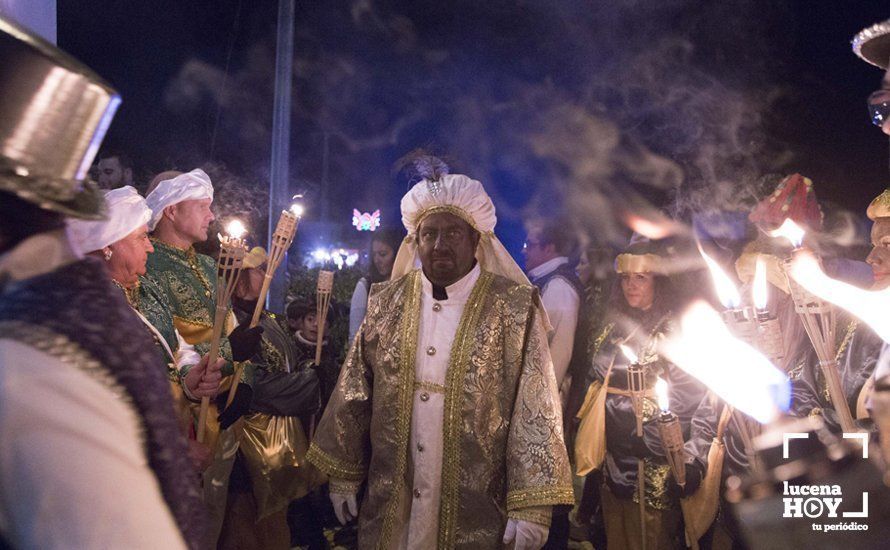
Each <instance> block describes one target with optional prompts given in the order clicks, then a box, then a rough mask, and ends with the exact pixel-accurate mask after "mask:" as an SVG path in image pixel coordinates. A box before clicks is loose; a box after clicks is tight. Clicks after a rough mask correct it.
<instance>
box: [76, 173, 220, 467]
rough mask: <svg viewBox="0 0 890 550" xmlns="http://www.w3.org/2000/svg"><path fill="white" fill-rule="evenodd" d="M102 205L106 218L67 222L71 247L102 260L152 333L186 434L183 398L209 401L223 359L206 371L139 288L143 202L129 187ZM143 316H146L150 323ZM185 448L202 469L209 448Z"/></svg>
mask: <svg viewBox="0 0 890 550" xmlns="http://www.w3.org/2000/svg"><path fill="white" fill-rule="evenodd" d="M105 202H106V206H107V208H108V219H106V220H100V221H83V220H74V219H72V220H70V221H69V222H68V232H69V236H70V238H71V242H72V244H73V245H74V247H75V248H76V249H78V250H79V251H80V252H81V253H83V254H87V255H91V256H95V257H97V258H99V259H101V260H103V264H104V265H105V268H106V270H107V271H108V274H109V276H110V277H111V279H112V282H113V283H114V284H115V285H116V286H117V287H118V288H119V289H120V291H121V292H122V293H123V295H124V296H125V298H126V300H127V302H128V303H129V304H130V306H131V307H132V308H133V311H134V312H135V313H136V315H137V316H138V317H139V318H140V320H142V322H143V324H144V325H145V328H146V330H148V331H149V332H150V333H151V335H152V337H153V338H154V340H155V342H156V344H157V347H158V352H159V353H161V354H162V355H163V356H164V361H165V363H167V365H168V376H169V377H170V380H171V383H172V390H173V393H174V399H176V401H177V404H178V405H181V406H180V407H179V409H180V411H179V412H180V420H181V422H182V426H183V429H184V431H186V430H187V429H188V426H189V424H190V422H191V420H190V416H188V414H187V411H188V407H187V404H185V403H183V400H182V396H183V395H184V396H185V397H186V398H188V399H190V400H193V401H198V400H200V399H201V398H202V397H214V396H215V395H216V394H217V392H218V391H219V382H220V379H221V375H220V368H221V366H222V365H223V363H224V360H223V359H218V360H217V363H216V364H215V365H212V366H208V365H207V356H204V357H200V356H199V355H198V353H197V352H195V350H194V348H193V347H192V346H191V345H189V344H187V343H186V342H185V340H183V339H182V337H181V336H180V335H179V333H178V332H176V329H175V328H174V327H173V319H172V317H170V315H169V313H167V312H169V308H165V307H164V304H163V302H162V301H161V300H162V298H161V297H162V293H160V292H155V291H153V290H152V289H150V288H141V285H142V284H143V279H141V276H142V275H144V274H145V262H146V260H147V259H148V254H149V253H151V252H152V251H153V250H154V249H153V247H152V244H151V241H150V240H149V239H148V225H147V224H148V221H149V219H150V218H151V210H150V209H149V208H148V206H147V205H146V203H145V199H143V198H142V197H141V196H140V195H139V194H138V193H137V192H136V190H135V189H134V188H133V187H130V186H126V187H121V188H119V189H114V190H112V191H108V192H107V193H105ZM148 284H150V283H148ZM147 317H151V319H152V321H151V322H150V321H149V320H148V318H147ZM165 319H166V322H165ZM183 373H184V374H183ZM186 435H188V433H186ZM189 443H190V449H189V450H190V455H191V456H192V458H193V460H194V461H195V463H196V465H202V464H205V463H206V461H207V460H208V459H209V449H206V448H204V447H202V446H200V445H199V444H197V442H195V441H192V440H191V439H190V441H189Z"/></svg>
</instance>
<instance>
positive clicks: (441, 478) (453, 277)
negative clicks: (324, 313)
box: [307, 175, 574, 549]
mask: <svg viewBox="0 0 890 550" xmlns="http://www.w3.org/2000/svg"><path fill="white" fill-rule="evenodd" d="M402 221H403V222H404V225H405V227H406V228H407V230H408V237H407V238H406V239H405V240H404V241H403V243H402V246H401V248H400V250H399V253H398V256H397V258H396V262H395V266H394V267H393V275H392V280H391V281H389V282H385V283H379V284H376V285H373V286H372V288H371V293H370V298H369V304H368V314H367V316H366V317H365V321H364V323H363V324H362V326H361V328H360V329H359V333H358V334H357V335H356V338H355V340H354V341H353V344H352V348H351V350H350V352H349V355H348V357H347V359H346V363H345V364H344V366H343V368H342V370H341V374H340V379H339V380H338V382H337V387H336V389H335V390H334V394H333V396H332V397H331V400H330V402H329V405H328V407H327V409H326V411H325V413H324V416H323V418H322V420H321V423H320V424H319V426H318V429H317V430H316V436H315V440H314V442H313V443H312V445H311V448H310V451H309V454H308V455H307V458H308V459H309V460H310V461H311V462H312V463H313V464H315V465H316V466H317V467H318V468H320V469H321V470H322V471H324V472H325V473H326V474H328V476H329V477H330V479H331V501H332V502H333V504H334V510H335V512H336V513H337V516H338V518H340V520H341V521H344V520H348V519H350V518H351V517H353V516H355V515H358V517H359V537H358V540H359V547H361V548H376V547H383V548H393V547H398V548H435V547H439V548H455V547H461V548H473V549H479V548H500V547H501V545H502V543H511V542H513V543H514V544H515V548H523V549H537V548H540V547H541V546H542V545H543V544H544V542H545V541H546V539H547V532H548V528H549V522H550V514H551V509H552V507H553V506H563V505H571V504H572V503H573V502H574V499H573V496H572V487H571V474H570V469H569V462H568V458H567V456H566V450H565V446H564V444H563V438H562V422H561V415H560V405H559V397H558V395H557V390H556V379H555V376H554V374H553V366H552V363H551V360H550V351H549V349H548V347H547V332H546V329H545V325H546V315H545V314H543V312H542V310H541V308H540V303H539V300H538V299H537V292H536V291H535V289H534V287H532V286H531V285H530V284H529V283H528V280H527V279H526V278H525V275H524V274H523V273H522V270H521V269H520V268H519V266H518V265H516V263H515V262H514V261H513V259H512V258H511V257H510V255H509V254H508V253H507V251H506V250H505V249H504V247H503V245H501V243H500V241H498V239H497V237H495V235H494V232H493V230H494V225H495V221H496V218H495V210H494V205H493V204H492V202H491V199H490V198H489V197H488V195H487V194H486V193H485V190H484V189H483V188H482V184H480V183H479V182H478V181H475V180H472V179H470V178H468V177H466V176H461V175H444V176H433V177H431V178H428V179H424V180H423V181H421V182H420V183H418V184H417V185H415V186H414V187H413V188H412V189H411V190H410V191H409V192H408V194H407V195H405V197H404V198H403V199H402ZM418 260H419V263H420V266H421V268H420V269H417V268H416V267H415V265H416V262H417V261H418ZM363 483H366V484H367V490H366V491H365V493H364V498H363V500H362V503H361V512H360V513H358V508H359V507H358V506H357V504H358V503H357V502H356V495H357V492H358V489H359V487H360V486H361V485H362V484H363Z"/></svg>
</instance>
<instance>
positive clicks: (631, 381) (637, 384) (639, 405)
mask: <svg viewBox="0 0 890 550" xmlns="http://www.w3.org/2000/svg"><path fill="white" fill-rule="evenodd" d="M627 389H628V390H629V391H630V400H631V404H632V405H633V409H634V416H636V419H637V437H643V397H644V394H645V390H646V385H645V377H644V374H643V367H642V365H640V364H639V363H631V364H630V365H628V367H627ZM637 498H638V500H639V505H640V537H641V539H642V545H641V548H642V549H643V550H646V463H645V462H644V461H643V459H642V458H640V459H638V460H637Z"/></svg>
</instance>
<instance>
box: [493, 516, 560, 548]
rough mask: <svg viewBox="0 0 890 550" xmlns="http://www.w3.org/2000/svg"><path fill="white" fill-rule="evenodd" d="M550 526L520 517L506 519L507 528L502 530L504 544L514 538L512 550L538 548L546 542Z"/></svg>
mask: <svg viewBox="0 0 890 550" xmlns="http://www.w3.org/2000/svg"><path fill="white" fill-rule="evenodd" d="M548 534H550V528H549V527H545V526H543V525H541V524H540V523H535V522H533V521H525V520H522V519H508V520H507V529H506V530H505V531H504V544H510V543H511V542H513V541H514V540H515V541H516V542H515V543H514V544H513V548H514V550H540V548H541V547H542V546H544V543H546V542H547V535H548Z"/></svg>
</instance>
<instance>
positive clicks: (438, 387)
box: [414, 382, 445, 394]
mask: <svg viewBox="0 0 890 550" xmlns="http://www.w3.org/2000/svg"><path fill="white" fill-rule="evenodd" d="M414 389H415V390H426V391H428V392H433V393H441V394H444V393H445V386H443V385H442V384H436V383H435V382H415V383H414Z"/></svg>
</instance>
